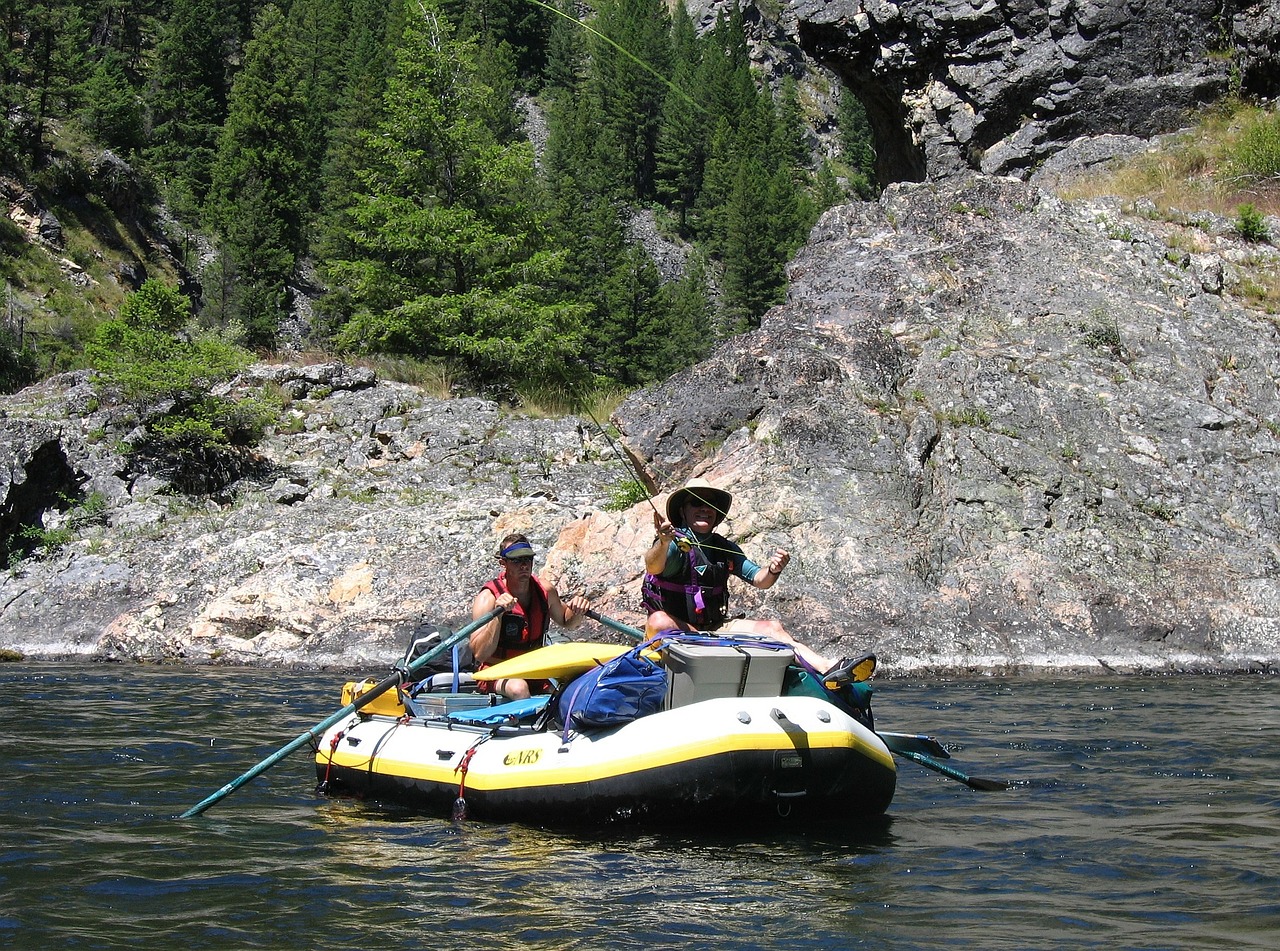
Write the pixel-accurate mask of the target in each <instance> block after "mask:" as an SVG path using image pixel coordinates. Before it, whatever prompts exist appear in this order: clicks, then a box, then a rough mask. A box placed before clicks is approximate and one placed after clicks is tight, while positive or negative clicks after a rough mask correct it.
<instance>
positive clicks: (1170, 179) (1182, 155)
mask: <svg viewBox="0 0 1280 951" xmlns="http://www.w3.org/2000/svg"><path fill="white" fill-rule="evenodd" d="M1104 195H1114V196H1118V197H1120V198H1127V199H1132V200H1137V199H1140V198H1141V199H1147V200H1149V201H1151V202H1152V203H1154V205H1155V206H1156V209H1157V211H1158V212H1159V213H1161V214H1165V215H1168V216H1169V217H1171V218H1172V217H1175V216H1177V215H1179V214H1186V213H1188V212H1192V211H1197V210H1198V211H1207V212H1211V213H1213V214H1216V215H1220V216H1223V217H1227V218H1231V217H1235V216H1236V215H1238V214H1239V211H1240V208H1241V207H1242V206H1244V205H1251V206H1253V207H1254V208H1255V209H1256V210H1257V211H1258V212H1259V213H1261V214H1263V215H1280V113H1278V112H1277V111H1276V109H1275V107H1274V106H1270V107H1264V106H1258V105H1252V104H1249V103H1244V102H1240V101H1238V100H1232V101H1229V102H1225V103H1222V104H1220V105H1218V106H1216V107H1214V108H1213V109H1211V110H1210V111H1209V112H1207V113H1206V114H1205V115H1203V116H1202V117H1201V118H1200V120H1199V122H1198V124H1197V125H1196V126H1195V127H1194V128H1191V129H1189V130H1187V131H1185V132H1181V133H1178V134H1176V135H1173V136H1170V137H1168V138H1167V139H1166V140H1165V143H1164V145H1163V146H1162V147H1161V148H1159V149H1157V150H1155V151H1151V152H1145V153H1143V154H1142V155H1139V156H1136V157H1134V158H1132V159H1130V160H1128V161H1126V162H1123V163H1119V164H1117V165H1115V166H1114V167H1113V168H1112V169H1111V171H1110V172H1108V173H1107V174H1105V175H1099V176H1097V177H1095V178H1093V179H1090V180H1087V181H1085V180H1081V181H1076V182H1073V183H1071V185H1070V186H1068V187H1066V188H1064V189H1063V190H1062V197H1064V198H1096V197H1101V196H1104Z"/></svg>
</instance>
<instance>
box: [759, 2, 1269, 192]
mask: <svg viewBox="0 0 1280 951" xmlns="http://www.w3.org/2000/svg"><path fill="white" fill-rule="evenodd" d="M783 20H784V22H785V24H786V28H787V31H788V32H789V33H791V34H793V35H794V36H795V37H796V38H797V42H798V43H799V45H800V47H801V48H802V49H803V50H804V52H805V53H806V55H808V56H810V57H812V58H813V59H814V60H816V61H817V62H818V63H820V64H821V65H822V66H823V67H825V68H828V69H830V70H832V71H833V72H834V73H836V74H837V75H838V76H839V77H840V79H841V81H842V82H843V84H844V86H845V87H846V88H847V89H849V90H851V91H852V92H853V93H854V94H855V95H857V96H858V98H859V99H860V100H861V101H862V102H863V104H864V105H865V106H866V108H867V113H868V118H869V120H870V122H871V126H872V129H873V132H874V134H875V139H876V151H877V160H878V164H877V172H878V175H879V177H880V179H881V181H882V183H886V184H887V183H889V182H894V181H923V180H926V179H936V178H941V177H945V176H947V175H951V174H957V173H960V172H965V171H983V172H987V173H991V174H996V175H1016V176H1018V177H1020V178H1026V177H1028V176H1030V175H1031V174H1032V173H1033V172H1034V171H1035V170H1036V169H1037V168H1038V167H1039V166H1040V165H1041V164H1042V163H1043V162H1044V161H1045V160H1046V159H1048V158H1050V157H1051V156H1052V155H1054V154H1055V153H1057V152H1058V151H1060V150H1061V149H1063V148H1064V147H1066V146H1067V145H1069V144H1071V143H1073V142H1075V141H1076V140H1078V139H1081V138H1088V137H1091V136H1096V135H1132V136H1139V137H1141V138H1149V137H1151V136H1153V135H1157V134H1159V133H1164V132H1169V131H1172V130H1174V129H1177V128H1179V127H1181V126H1182V125H1185V124H1186V120H1187V117H1188V115H1189V114H1190V112H1191V111H1193V110H1195V109H1196V108H1198V107H1201V106H1203V105H1204V104H1205V103H1209V102H1213V101H1216V100H1218V99H1220V98H1222V97H1223V96H1224V95H1225V94H1226V93H1227V92H1228V91H1230V90H1232V89H1237V90H1240V91H1243V92H1244V93H1246V94H1249V95H1255V96H1262V97H1271V96H1275V95H1277V94H1278V93H1280V78H1277V73H1276V70H1275V66H1274V63H1275V49H1276V44H1277V41H1278V39H1280V15H1278V14H1277V5H1276V3H1275V0H1270V2H1267V0H1259V2H1256V3H1239V4H1228V5H1226V6H1225V7H1224V6H1223V5H1222V4H1220V3H1213V2H1208V0H1180V2H1178V3H1140V4H1134V3H1129V2H1127V0H1096V2H1095V0H1090V2H1085V3H1061V2H1056V0H1014V2H1011V3H999V4H997V3H970V2H969V0H957V2H951V0H940V2H939V0H905V2H900V3H896V2H890V0H796V2H795V3H792V4H790V5H789V6H788V7H787V8H786V9H785V11H784V14H783Z"/></svg>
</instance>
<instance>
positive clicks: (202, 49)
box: [0, 0, 873, 397]
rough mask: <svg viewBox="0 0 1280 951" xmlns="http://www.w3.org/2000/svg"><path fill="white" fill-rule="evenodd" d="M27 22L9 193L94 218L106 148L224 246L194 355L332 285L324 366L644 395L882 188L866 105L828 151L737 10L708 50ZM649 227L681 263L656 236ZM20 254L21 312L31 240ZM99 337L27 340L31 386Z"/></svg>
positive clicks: (81, 331)
mask: <svg viewBox="0 0 1280 951" xmlns="http://www.w3.org/2000/svg"><path fill="white" fill-rule="evenodd" d="M557 4H559V5H557ZM0 10H3V17H4V21H5V37H4V40H5V42H4V44H3V46H0V56H3V62H2V63H0V99H2V100H3V103H2V105H3V111H2V112H0V175H3V176H5V178H6V179H12V180H18V181H22V182H25V183H28V185H29V186H30V187H31V188H33V189H34V190H36V191H37V192H38V193H41V194H42V195H47V196H48V197H49V199H50V200H54V196H55V195H56V194H57V193H59V192H60V191H61V192H65V191H67V190H71V191H76V190H77V189H79V190H80V191H81V192H84V194H83V195H82V198H83V199H84V201H85V202H87V203H88V204H89V206H92V205H93V203H94V201H95V200H96V199H95V197H94V195H93V189H94V187H96V186H95V184H94V183H92V182H90V183H89V184H85V182H84V181H83V179H84V176H79V177H77V174H76V171H75V169H76V163H77V161H79V162H80V163H82V164H83V163H84V162H85V161H86V160H85V159H84V158H83V156H85V155H90V154H94V153H95V151H96V152H102V151H105V150H109V151H110V152H111V153H112V154H113V155H115V156H117V157H118V158H119V159H120V160H121V162H122V164H123V165H124V166H125V167H127V168H128V169H129V170H130V174H132V175H134V176H136V177H137V180H138V181H139V182H141V183H142V184H143V187H142V189H141V196H142V198H141V203H142V205H143V206H144V207H143V208H142V210H141V211H140V212H139V214H140V215H151V216H154V217H157V218H160V217H163V219H164V220H165V221H167V222H170V223H171V227H172V226H173V225H172V223H176V227H178V228H179V229H180V230H181V231H182V232H183V233H185V234H190V235H199V236H200V237H201V243H202V244H203V246H204V247H206V248H208V249H209V251H208V253H202V254H197V253H195V250H194V249H195V248H196V246H197V243H196V242H194V241H193V242H192V251H191V253H190V255H189V258H188V259H187V260H186V261H184V262H183V268H184V272H185V274H186V280H185V282H184V283H183V293H184V294H185V295H186V296H187V297H188V298H189V304H190V307H189V308H188V307H187V302H185V301H184V302H182V303H181V305H180V306H178V305H174V306H177V312H178V313H181V314H182V315H183V319H184V320H188V321H189V322H190V325H191V327H193V328H195V329H194V330H192V331H190V332H191V333H195V332H198V333H200V334H204V335H214V336H217V337H219V338H221V339H223V340H224V341H225V342H226V343H227V345H231V346H235V347H239V348H243V349H244V351H246V352H249V353H256V354H259V355H270V354H272V353H275V352H277V351H278V350H279V348H280V341H281V329H282V327H283V326H285V324H286V323H287V322H288V321H289V320H290V319H291V317H293V316H296V314H297V304H298V300H299V297H300V296H301V295H302V294H303V290H302V288H304V287H305V290H306V296H307V297H308V304H309V306H308V309H307V341H306V345H307V346H308V347H311V348H314V349H316V350H321V351H324V352H329V353H334V354H339V355H356V356H369V357H374V356H381V357H385V358H391V359H403V360H408V361H415V362H418V363H421V364H425V365H433V366H440V367H446V368H448V371H449V372H450V373H451V374H454V375H455V376H456V377H457V379H459V380H461V381H464V382H465V384H466V385H467V386H468V387H469V388H472V389H474V390H475V391H479V392H488V393H496V394H503V393H507V394H516V393H520V394H524V395H526V396H529V395H532V396H534V397H536V396H538V395H539V394H556V393H559V394H564V393H590V392H600V391H606V390H614V391H619V390H626V389H629V388H633V387H636V386H640V385H644V384H646V383H650V382H654V381H658V380H661V379H665V378H667V377H668V376H670V375H671V373H673V372H674V371H675V370H678V369H680V368H682V367H685V366H689V365H691V364H692V363H694V362H696V361H697V360H699V359H700V358H702V357H703V356H705V355H706V354H707V352H708V351H709V350H710V348H711V347H712V346H713V345H714V343H715V342H716V341H717V340H718V339H721V338H722V337H724V336H726V335H729V334H734V333H738V332H741V331H744V330H748V329H751V328H752V327H753V326H756V325H758V323H759V321H760V318H761V315H762V314H763V313H764V312H765V311H766V310H767V309H768V308H769V307H771V306H772V305H774V304H776V303H778V302H780V301H781V300H782V299H783V295H784V294H785V290H786V274H785V265H786V262H787V260H788V258H789V257H790V256H791V254H792V253H793V252H794V251H795V250H796V249H797V248H799V247H800V245H801V244H802V243H803V242H804V240H805V238H806V235H807V234H808V232H809V230H810V228H811V227H812V225H813V223H814V222H815V221H816V220H817V217H818V216H819V215H820V214H821V212H822V211H823V210H825V209H826V208H828V207H830V206H832V205H834V204H837V203H840V202H843V201H847V200H849V199H850V198H858V197H870V196H871V194H872V185H871V183H870V182H871V165H872V158H873V156H872V154H871V149H870V146H869V140H868V135H867V132H866V125H865V117H864V116H863V115H862V113H861V111H860V110H861V107H860V106H859V105H858V103H857V101H856V99H855V98H854V97H853V96H852V95H848V94H841V93H840V91H839V90H834V91H833V95H834V96H835V97H836V101H838V102H839V103H840V107H839V109H838V110H837V115H836V120H837V121H836V126H837V132H836V134H835V135H834V136H832V137H830V142H833V143H834V145H832V144H830V142H829V143H828V146H827V147H819V146H818V145H817V141H818V140H817V139H816V138H815V137H814V135H813V133H812V128H813V126H814V124H815V120H816V118H817V117H815V115H814V114H813V106H812V104H811V103H809V102H807V101H806V99H805V96H804V94H803V91H802V89H801V87H800V86H799V85H798V84H797V83H796V82H795V81H794V80H791V79H786V80H777V79H776V78H775V79H773V80H770V79H769V78H768V77H766V76H764V75H762V74H761V73H760V71H759V70H757V69H755V68H753V66H752V63H751V61H750V57H749V47H748V43H747V36H746V30H745V28H744V20H743V17H744V14H743V11H742V10H741V9H739V8H735V7H729V6H726V7H725V8H724V9H723V11H722V12H721V13H720V14H719V16H718V19H716V21H715V22H714V23H713V24H711V25H709V26H706V27H704V28H703V29H702V30H698V29H697V28H695V24H694V23H693V21H692V20H691V19H690V16H689V14H688V13H687V12H686V10H685V7H684V6H683V5H682V4H680V3H676V4H675V5H674V6H673V7H668V5H667V4H666V3H664V2H663V0H594V2H593V5H592V6H590V7H588V6H586V5H584V4H582V3H568V2H564V0H547V2H543V0H278V2H275V3H265V2H262V0H0ZM77 157H79V158H77ZM641 213H643V214H645V215H646V216H648V218H649V220H652V221H654V222H656V226H657V232H658V233H659V234H660V235H661V236H662V238H663V241H664V244H669V245H670V246H672V247H676V248H679V249H680V252H681V254H680V259H679V266H678V267H676V268H670V267H668V268H667V269H666V270H665V271H663V270H660V268H659V264H658V262H655V260H654V258H653V256H652V255H651V253H650V252H649V251H648V250H646V248H645V246H644V243H643V242H640V241H637V240H635V237H634V234H633V230H632V228H633V223H634V221H635V220H636V218H637V216H638V215H639V214H641ZM0 244H2V245H3V250H4V252H5V253H4V255H3V256H0V261H3V262H4V263H3V267H4V269H5V272H6V273H5V280H6V282H8V284H9V285H10V287H11V288H12V287H14V286H16V287H17V288H18V290H22V285H23V280H24V279H23V275H22V272H21V269H20V268H19V267H18V265H17V264H16V263H15V262H16V259H17V257H18V251H17V248H18V236H17V235H16V234H15V231H14V229H13V228H12V227H11V225H10V223H9V222H7V221H6V222H4V232H3V234H0ZM304 275H305V277H304ZM168 293H170V292H169V291H168V290H163V289H157V288H152V289H151V291H150V295H151V297H152V298H155V299H158V300H164V299H165V295H166V294H168ZM166 306H168V305H166ZM58 308H59V304H58V301H57V300H56V298H55V297H49V298H46V299H43V300H42V302H41V304H40V306H39V307H38V308H36V309H37V310H39V311H40V313H41V314H42V315H43V316H44V317H45V318H47V319H50V320H53V321H55V322H56V320H57V314H56V311H57V310H58ZM139 310H140V309H139V308H137V307H135V308H134V309H133V311H132V312H133V313H137V312H139ZM141 310H142V311H145V310H146V308H141ZM170 312H172V311H170ZM73 316H74V319H71V318H70V317H65V315H64V319H63V324H64V328H63V330H62V331H61V332H60V333H59V334H55V336H57V337H58V341H57V345H56V354H55V356H53V357H51V356H49V354H47V353H46V354H43V355H41V354H37V355H36V356H35V357H34V358H33V357H31V355H30V354H25V353H16V354H15V353H14V342H13V341H12V340H6V352H7V353H8V356H7V358H6V359H7V361H8V364H14V363H15V361H16V364H17V365H18V366H19V367H21V365H22V362H23V360H24V359H29V360H31V362H32V365H33V366H35V367H38V368H39V372H40V373H47V372H49V371H51V370H53V371H56V370H63V369H70V368H75V367H76V366H89V365H93V359H94V357H93V354H94V352H95V344H94V342H93V339H94V335H95V333H97V327H96V326H95V325H96V323H98V322H101V323H109V322H111V321H112V320H115V319H116V314H114V313H96V314H91V315H88V317H86V316H85V315H83V314H79V315H73ZM115 328H116V332H117V333H119V332H120V329H121V328H120V324H119V322H118V321H117V322H116V325H115ZM135 329H136V328H135ZM168 329H169V330H172V329H173V328H172V327H169V328H168ZM113 339H114V338H113ZM102 343H103V341H102V339H101V337H100V335H99V340H98V343H97V345H96V346H97V350H98V352H100V353H101V351H102ZM135 343H136V341H135ZM23 346H28V345H26V344H24V345H23ZM43 346H52V344H44V345H43ZM18 349H19V350H21V349H22V347H19V348H18ZM110 349H111V346H108V347H107V350H108V351H109V350H110ZM101 359H107V357H106V356H102V357H101ZM5 372H6V373H7V374H10V375H12V374H13V373H14V372H16V371H14V370H13V369H12V367H10V368H9V369H6V371H5ZM21 375H22V374H21V373H18V377H21Z"/></svg>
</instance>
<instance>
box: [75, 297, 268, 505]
mask: <svg viewBox="0 0 1280 951" xmlns="http://www.w3.org/2000/svg"><path fill="white" fill-rule="evenodd" d="M190 309H191V304H190V301H189V300H187V298H186V297H184V296H183V295H182V294H181V293H180V292H179V291H177V290H176V289H174V288H170V287H168V286H166V285H164V284H163V283H161V282H159V281H155V280H149V281H147V282H146V283H144V284H143V285H142V287H141V288H140V289H139V290H138V291H137V292H135V293H133V294H130V295H129V296H128V297H126V298H125V301H124V303H123V304H122V305H121V307H120V313H119V316H118V317H117V318H116V319H115V320H109V321H106V322H105V323H103V324H101V325H100V326H99V327H98V329H97V331H96V333H95V335H94V338H93V340H92V341H91V342H90V343H89V345H88V346H87V347H86V354H87V356H88V358H89V360H90V363H91V365H92V366H93V367H94V368H95V369H96V370H97V371H98V378H97V385H98V388H99V390H100V392H102V393H103V394H104V395H105V394H111V395H113V396H117V397H118V398H120V399H122V400H124V401H126V402H128V403H130V404H132V405H133V406H134V407H135V409H136V410H137V414H138V417H139V418H140V419H141V420H142V421H143V422H144V424H145V427H146V435H145V436H144V438H142V439H140V440H137V441H136V442H135V444H134V445H133V446H131V447H130V450H131V455H132V456H133V457H134V458H135V459H136V460H138V464H140V465H143V466H145V467H146V468H148V469H150V470H153V471H158V472H161V473H163V474H165V475H167V476H168V478H169V479H170V480H171V481H172V482H173V483H174V485H175V486H177V487H179V488H180V489H182V490H183V491H187V492H193V493H206V492H213V491H217V490H219V489H220V488H222V487H224V486H225V485H226V484H228V483H229V482H230V481H233V480H234V479H235V478H237V477H239V476H240V475H242V474H244V472H245V471H246V469H247V467H249V466H251V465H252V462H253V461H252V457H251V456H250V454H248V453H247V452H246V450H247V449H249V448H251V447H252V446H255V445H256V444H257V443H258V442H259V441H260V440H261V438H262V435H263V432H264V431H265V429H266V427H267V426H268V425H270V424H271V423H272V422H273V421H274V420H275V418H276V417H277V416H278V414H279V406H278V405H274V404H272V403H271V402H270V401H268V400H267V399H265V398H259V399H242V400H235V399H231V398H230V397H226V396H215V395H213V394H211V393H210V390H211V389H212V388H213V387H215V386H216V385H217V384H218V383H221V382H224V381H226V380H229V379H231V378H232V377H234V376H235V375H236V374H237V373H239V372H240V371H241V370H243V369H244V368H245V367H246V366H247V365H248V364H249V362H250V355H249V353H248V352H247V351H245V350H242V349H240V348H239V347H236V346H234V345H233V344H230V343H228V342H227V341H226V340H224V339H222V338H221V337H219V336H217V335H216V334H214V333H209V332H200V331H197V330H196V329H194V328H193V327H192V326H191V322H190Z"/></svg>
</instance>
